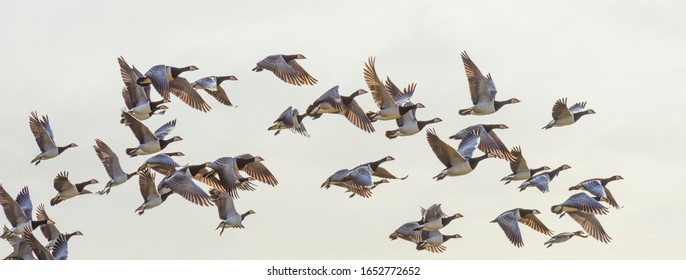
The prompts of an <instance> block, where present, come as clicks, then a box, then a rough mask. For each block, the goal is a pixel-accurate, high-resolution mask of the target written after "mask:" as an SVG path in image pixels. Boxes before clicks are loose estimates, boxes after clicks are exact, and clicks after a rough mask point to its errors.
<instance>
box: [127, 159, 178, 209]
mask: <svg viewBox="0 0 686 280" xmlns="http://www.w3.org/2000/svg"><path fill="white" fill-rule="evenodd" d="M138 186H139V189H140V191H141V196H142V197H143V204H141V206H138V208H136V210H134V212H135V213H136V214H138V216H140V215H143V213H145V210H148V209H151V208H155V207H157V206H159V205H160V204H162V203H163V202H164V201H165V200H167V198H168V197H169V196H170V195H171V194H173V193H174V192H167V193H165V194H164V195H160V193H159V192H158V191H157V186H155V174H152V173H151V172H150V169H148V168H143V169H142V170H139V171H138Z"/></svg>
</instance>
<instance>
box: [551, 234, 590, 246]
mask: <svg viewBox="0 0 686 280" xmlns="http://www.w3.org/2000/svg"><path fill="white" fill-rule="evenodd" d="M574 236H579V237H581V238H586V237H588V234H586V233H585V232H584V231H582V230H579V231H575V232H563V233H560V234H557V235H555V236H553V237H551V238H550V240H548V241H546V242H545V243H543V245H548V246H546V248H550V246H553V244H556V243H562V242H566V241H567V240H570V239H572V237H574Z"/></svg>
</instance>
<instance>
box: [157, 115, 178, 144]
mask: <svg viewBox="0 0 686 280" xmlns="http://www.w3.org/2000/svg"><path fill="white" fill-rule="evenodd" d="M174 127H176V119H173V120H171V121H169V122H168V123H166V124H164V125H163V126H160V128H158V129H157V130H155V134H154V135H155V137H156V138H157V139H163V138H164V137H167V135H169V133H171V131H172V130H173V129H174Z"/></svg>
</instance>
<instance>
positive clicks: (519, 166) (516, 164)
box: [500, 146, 550, 185]
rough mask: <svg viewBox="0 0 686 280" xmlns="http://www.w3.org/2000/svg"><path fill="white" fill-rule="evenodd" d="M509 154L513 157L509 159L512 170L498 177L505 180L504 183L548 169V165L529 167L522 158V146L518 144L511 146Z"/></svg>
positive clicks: (529, 176) (526, 177) (527, 177)
mask: <svg viewBox="0 0 686 280" xmlns="http://www.w3.org/2000/svg"><path fill="white" fill-rule="evenodd" d="M510 154H511V155H512V156H513V157H514V160H512V161H510V170H512V174H510V175H507V176H505V177H503V178H502V179H500V181H501V182H502V181H505V184H506V185H507V184H509V183H510V182H512V181H521V180H527V179H529V178H531V177H532V176H534V174H536V173H538V172H541V171H545V170H550V167H548V166H541V167H538V168H534V169H530V168H529V166H528V165H527V164H526V159H524V156H523V155H522V148H521V147H520V146H516V147H512V150H510Z"/></svg>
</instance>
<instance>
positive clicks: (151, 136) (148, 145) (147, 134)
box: [122, 112, 183, 157]
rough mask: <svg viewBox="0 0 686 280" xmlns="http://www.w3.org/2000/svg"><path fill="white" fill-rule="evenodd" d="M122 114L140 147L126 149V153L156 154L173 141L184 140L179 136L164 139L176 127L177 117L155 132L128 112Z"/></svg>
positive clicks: (131, 154) (135, 154) (136, 154)
mask: <svg viewBox="0 0 686 280" xmlns="http://www.w3.org/2000/svg"><path fill="white" fill-rule="evenodd" d="M122 114H123V115H124V118H125V120H126V126H128V127H129V128H130V129H131V132H133V135H134V136H136V139H137V140H138V147H135V148H127V149H126V154H127V155H129V156H130V157H135V156H139V155H149V154H154V153H157V152H159V151H161V150H163V149H164V148H166V147H167V145H169V144H171V143H172V142H176V141H181V140H183V138H181V137H179V136H174V137H172V138H169V139H164V138H165V137H167V135H169V133H171V131H172V130H173V129H174V127H176V119H174V120H171V121H169V122H168V123H166V124H164V125H163V126H161V127H160V128H158V129H157V130H155V133H152V131H150V129H148V127H147V126H145V125H144V124H143V123H142V122H141V121H139V120H138V119H136V118H135V117H133V116H132V115H131V114H129V113H128V112H122Z"/></svg>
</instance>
